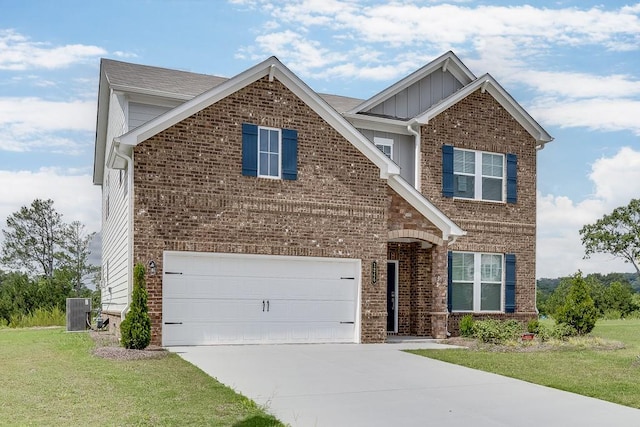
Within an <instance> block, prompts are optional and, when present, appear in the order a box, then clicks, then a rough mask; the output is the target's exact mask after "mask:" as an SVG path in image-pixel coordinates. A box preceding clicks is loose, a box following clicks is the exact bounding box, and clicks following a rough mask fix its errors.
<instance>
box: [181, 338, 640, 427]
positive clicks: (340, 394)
mask: <svg viewBox="0 0 640 427" xmlns="http://www.w3.org/2000/svg"><path fill="white" fill-rule="evenodd" d="M438 347H442V348H444V347H446V346H441V345H439V344H436V343H433V342H426V341H425V342H418V343H399V344H365V345H362V344H310V345H247V346H209V347H171V348H170V350H171V351H173V352H175V353H178V354H179V355H180V356H181V357H182V358H184V359H185V360H187V361H189V362H191V363H193V364H194V365H196V366H198V367H199V368H200V369H202V370H203V371H204V372H206V373H207V374H209V375H211V376H212V377H215V378H217V379H218V381H220V382H222V383H224V384H226V385H228V386H230V387H231V388H233V389H235V390H236V391H238V392H240V393H242V394H243V395H245V396H247V397H249V398H251V399H253V400H254V401H255V402H256V403H258V404H259V405H264V406H265V408H266V410H267V411H268V412H271V413H273V414H274V415H275V416H276V417H278V418H279V419H280V420H281V421H283V422H284V423H286V424H290V425H291V426H296V427H297V426H320V427H325V426H332V427H333V426H350V427H352V426H369V427H371V426H432V425H446V426H465V427H468V426H474V427H480V426H536V427H539V426H563V427H567V426H580V427H584V426H604V425H615V426H617V427H621V426H640V410H637V409H631V408H628V407H625V406H621V405H615V404H613V403H608V402H604V401H602V400H597V399H592V398H588V397H584V396H580V395H577V394H573V393H567V392H563V391H559V390H555V389H551V388H547V387H542V386H539V385H535V384H530V383H527V382H524V381H518V380H514V379H511V378H506V377H503V376H500V375H495V374H489V373H486V372H481V371H476V370H473V369H468V368H463V367H460V366H456V365H451V364H448V363H444V362H439V361H436V360H432V359H428V358H426V357H420V356H416V355H413V354H408V353H404V352H402V351H400V350H401V349H409V348H438ZM443 351H446V350H443ZM638 398H639V399H640V396H639V397H638Z"/></svg>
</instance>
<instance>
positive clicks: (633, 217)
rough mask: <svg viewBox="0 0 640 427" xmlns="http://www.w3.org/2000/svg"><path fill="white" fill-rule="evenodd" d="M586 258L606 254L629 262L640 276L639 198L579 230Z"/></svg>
mask: <svg viewBox="0 0 640 427" xmlns="http://www.w3.org/2000/svg"><path fill="white" fill-rule="evenodd" d="M580 235H581V236H582V244H583V245H584V247H585V257H586V258H588V257H589V256H591V255H592V254H594V253H608V254H611V255H613V256H615V257H618V258H622V259H623V260H624V261H625V262H629V263H631V265H633V267H634V268H635V269H636V273H637V274H638V276H639V277H640V268H639V266H638V263H639V262H640V199H633V200H631V202H629V204H628V205H627V206H621V207H618V208H616V209H614V210H613V212H611V213H610V214H608V215H604V216H603V217H602V218H600V219H599V220H598V221H596V222H595V224H587V225H585V226H584V227H582V229H581V230H580Z"/></svg>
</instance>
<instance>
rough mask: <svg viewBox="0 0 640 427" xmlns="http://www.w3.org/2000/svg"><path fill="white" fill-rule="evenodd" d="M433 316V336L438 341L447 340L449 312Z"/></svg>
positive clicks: (437, 313)
mask: <svg viewBox="0 0 640 427" xmlns="http://www.w3.org/2000/svg"><path fill="white" fill-rule="evenodd" d="M429 314H430V315H431V336H432V337H433V338H437V339H445V338H447V318H448V316H449V313H447V312H444V313H443V312H432V313H429Z"/></svg>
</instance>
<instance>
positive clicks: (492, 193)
mask: <svg viewBox="0 0 640 427" xmlns="http://www.w3.org/2000/svg"><path fill="white" fill-rule="evenodd" d="M504 170H505V168H504V155H503V154H493V153H485V152H481V151H470V150H460V149H454V150H453V177H454V178H453V179H454V186H453V195H454V197H461V198H466V199H478V200H491V201H498V202H501V201H503V200H504Z"/></svg>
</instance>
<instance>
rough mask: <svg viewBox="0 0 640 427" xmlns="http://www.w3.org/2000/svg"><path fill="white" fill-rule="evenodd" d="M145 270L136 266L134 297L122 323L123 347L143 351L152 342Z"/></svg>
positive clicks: (134, 271) (139, 265)
mask: <svg viewBox="0 0 640 427" xmlns="http://www.w3.org/2000/svg"><path fill="white" fill-rule="evenodd" d="M145 273H146V272H145V268H144V266H143V265H142V264H136V266H135V267H134V269H133V295H132V296H131V305H130V306H129V312H128V313H127V315H126V317H125V319H124V320H123V321H122V323H120V334H121V342H122V346H123V347H125V348H133V349H136V350H142V349H144V348H146V347H147V346H148V345H149V343H150V342H151V318H150V317H149V309H148V307H147V289H146V284H145V278H144V277H145Z"/></svg>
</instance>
